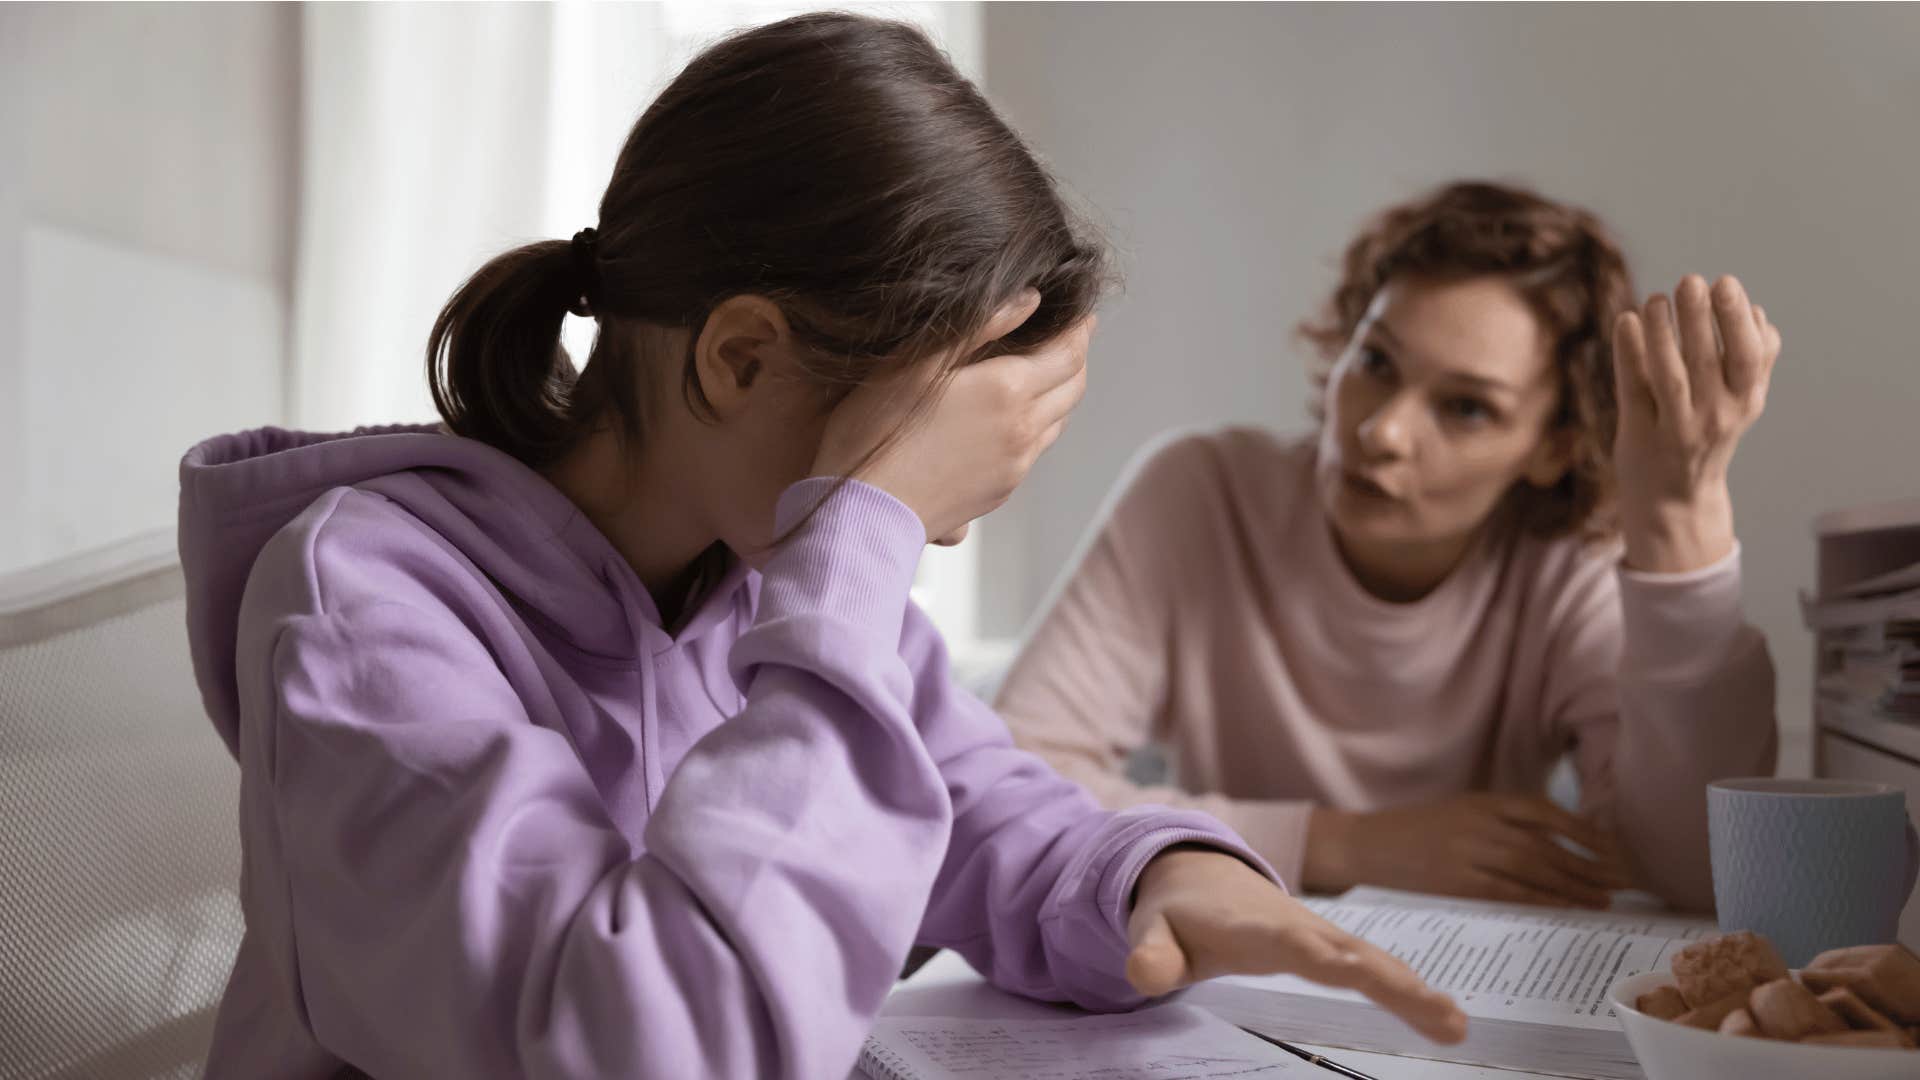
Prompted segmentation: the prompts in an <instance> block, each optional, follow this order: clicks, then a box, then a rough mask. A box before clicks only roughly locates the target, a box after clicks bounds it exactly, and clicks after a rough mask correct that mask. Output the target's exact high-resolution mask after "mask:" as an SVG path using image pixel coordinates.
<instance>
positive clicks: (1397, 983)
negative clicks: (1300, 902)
mask: <svg viewBox="0 0 1920 1080" xmlns="http://www.w3.org/2000/svg"><path fill="white" fill-rule="evenodd" d="M1294 970H1295V972H1296V973H1297V974H1299V975H1301V976H1303V977H1305V978H1308V979H1312V980H1313V981H1314V982H1317V983H1322V984H1324V985H1327V986H1336V987H1339V988H1341V989H1345V990H1354V991H1358V992H1359V993H1361V994H1364V995H1366V996H1367V997H1368V998H1370V999H1372V1000H1373V1002H1374V1003H1375V1004H1377V1005H1379V1006H1380V1007H1381V1008H1383V1009H1385V1010H1387V1011H1388V1012H1390V1013H1392V1014H1394V1015H1395V1016H1397V1017H1399V1018H1400V1019H1401V1020H1404V1021H1406V1023H1407V1025H1408V1026H1409V1027H1411V1028H1413V1029H1414V1030H1415V1031H1418V1032H1420V1033H1421V1034H1422V1035H1425V1036H1426V1037H1427V1038H1429V1039H1432V1040H1433V1041H1435V1042H1442V1043H1455V1042H1459V1041H1460V1040H1461V1039H1463V1038H1465V1037H1466V1034H1467V1018H1466V1016H1465V1015H1464V1014H1462V1013H1461V1012H1460V1009H1459V1006H1457V1005H1455V1004H1454V1002H1453V999H1452V998H1450V997H1448V996H1447V995H1445V994H1442V993H1440V992H1439V991H1438V990H1435V989H1433V988H1432V987H1430V986H1428V985H1427V984H1426V983H1425V982H1422V981H1421V979H1420V976H1419V975H1416V974H1415V973H1414V971H1413V969H1412V968H1410V967H1408V966H1407V965H1406V964H1405V963H1404V962H1402V961H1401V960H1399V959H1398V958H1396V957H1394V956H1392V955H1391V954H1389V953H1387V952H1385V951H1384V950H1382V949H1379V948H1376V947H1374V946H1372V945H1369V944H1367V943H1366V942H1364V941H1361V940H1360V939H1358V938H1356V937H1353V936H1351V935H1349V934H1346V933H1344V932H1342V931H1339V930H1335V929H1331V928H1329V929H1327V930H1324V931H1322V933H1321V935H1320V940H1318V941H1310V942H1305V943H1302V947H1300V948H1299V949H1298V950H1297V962H1296V966H1295V968H1294Z"/></svg>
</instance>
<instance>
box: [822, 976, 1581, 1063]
mask: <svg viewBox="0 0 1920 1080" xmlns="http://www.w3.org/2000/svg"><path fill="white" fill-rule="evenodd" d="M880 1011H881V1014H882V1015H885V1016H972V1017H980V1018H982V1019H990V1020H999V1019H1019V1018H1022V1017H1046V1016H1062V1015H1072V1014H1073V1012H1074V1010H1072V1009H1069V1008H1064V1007H1062V1006H1057V1005H1043V1004H1041V1003H1040V1002H1037V1001H1029V1000H1027V999H1025V998H1019V997H1015V996H1013V995H1012V994H1008V993H1004V992H1002V991H999V990H996V989H994V988H993V987H991V986H988V985H987V983H986V980H984V979H982V978H981V977H980V976H979V975H976V974H975V973H974V971H973V969H972V968H970V967H968V966H967V962H966V961H965V960H962V959H961V958H960V956H959V954H958V953H954V952H951V951H942V952H941V953H940V954H939V955H937V956H935V957H934V958H933V959H932V960H929V961H928V962H927V964H926V966H925V967H922V968H921V969H920V970H919V971H916V972H914V973H913V977H912V978H909V979H907V980H906V981H904V982H902V983H901V984H900V985H899V986H897V987H895V988H894V991H893V993H892V994H891V995H889V996H888V998H887V1003H886V1005H885V1006H884V1007H883V1008H882V1009H881V1010H880ZM1296 1045H1300V1046H1302V1047H1303V1048H1304V1049H1307V1050H1310V1051H1312V1052H1314V1053H1316V1054H1325V1055H1326V1056H1327V1057H1328V1058H1330V1059H1332V1060H1334V1061H1337V1062H1339V1063H1340V1064H1342V1065H1345V1066H1347V1067H1349V1068H1353V1069H1358V1070H1360V1071H1361V1072H1363V1073H1367V1074H1368V1075H1370V1076H1375V1077H1378V1078H1379V1080H1560V1078H1559V1077H1548V1076H1543V1075H1541V1074H1539V1073H1523V1072H1512V1071H1510V1070H1507V1069H1489V1068H1485V1067H1482V1066H1478V1065H1452V1064H1448V1063H1446V1062H1440V1061H1423V1060H1421V1059H1419V1058H1405V1057H1395V1056H1393V1055H1390V1054H1367V1053H1362V1052H1360V1051H1358V1050H1339V1049H1335V1048H1333V1047H1329V1046H1310V1045H1307V1044H1304V1043H1302V1044H1296ZM1302 1064H1303V1065H1304V1064H1305V1063H1304V1062H1303V1063H1302ZM1311 1071H1312V1072H1317V1073H1318V1074H1319V1075H1320V1076H1324V1077H1326V1078H1328V1080H1334V1074H1333V1073H1332V1072H1328V1071H1325V1070H1311ZM858 1075H859V1074H857V1073H856V1074H855V1076H856V1078H857V1077H858Z"/></svg>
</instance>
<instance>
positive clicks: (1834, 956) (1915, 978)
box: [1681, 945, 1920, 1024]
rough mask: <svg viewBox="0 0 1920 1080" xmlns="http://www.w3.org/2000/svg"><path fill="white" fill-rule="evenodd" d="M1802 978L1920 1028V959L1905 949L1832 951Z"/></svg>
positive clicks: (1865, 947)
mask: <svg viewBox="0 0 1920 1080" xmlns="http://www.w3.org/2000/svg"><path fill="white" fill-rule="evenodd" d="M1800 977H1801V979H1802V981H1804V982H1805V983H1806V984H1807V986H1808V987H1809V988H1811V989H1813V990H1815V991H1818V992H1825V991H1827V990H1832V989H1836V988H1844V989H1847V990H1851V991H1853V992H1854V993H1855V994H1858V995H1859V996H1860V1000H1862V1001H1864V1002H1866V1003H1867V1004H1868V1005H1871V1006H1873V1007H1874V1008H1875V1009H1876V1010H1878V1011H1880V1012H1881V1013H1883V1014H1885V1015H1886V1016H1887V1017H1889V1018H1891V1019H1892V1020H1894V1021H1895V1022H1897V1023H1901V1024H1920V957H1917V956H1915V955H1913V953H1912V952H1911V951H1910V950H1908V949H1906V948H1905V947H1903V946H1900V945H1855V946H1852V947H1850V948H1845V949H1830V950H1828V951H1826V952H1823V953H1821V954H1820V955H1819V956H1816V957H1814V958H1813V962H1812V963H1811V964H1808V965H1807V970H1806V971H1805V972H1803V973H1802V974H1801V976H1800ZM1685 992H1686V990H1685V988H1684V987H1683V988H1682V989H1681V993H1683V994H1684V993H1685Z"/></svg>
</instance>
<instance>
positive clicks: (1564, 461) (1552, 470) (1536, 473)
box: [1527, 426, 1573, 490]
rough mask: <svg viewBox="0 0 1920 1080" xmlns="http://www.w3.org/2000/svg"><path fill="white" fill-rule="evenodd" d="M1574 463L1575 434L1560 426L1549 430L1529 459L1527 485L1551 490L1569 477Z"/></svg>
mask: <svg viewBox="0 0 1920 1080" xmlns="http://www.w3.org/2000/svg"><path fill="white" fill-rule="evenodd" d="M1572 461H1573V432H1571V431H1569V430H1567V429H1566V428H1563V427H1558V426H1556V427H1551V428H1548V429H1547V433H1546V434H1545V435H1543V436H1542V437H1541V439H1540V444H1539V445H1538V446H1535V447H1534V448H1533V455H1532V456H1531V457H1529V458H1528V459H1527V483H1529V484H1532V485H1533V486H1534V487H1537V488H1541V489H1543V490H1544V489H1547V488H1551V487H1553V486H1554V485H1555V484H1558V483H1559V482H1560V478H1561V477H1564V476H1566V475H1567V469H1568V468H1569V467H1570V465H1571V463H1572Z"/></svg>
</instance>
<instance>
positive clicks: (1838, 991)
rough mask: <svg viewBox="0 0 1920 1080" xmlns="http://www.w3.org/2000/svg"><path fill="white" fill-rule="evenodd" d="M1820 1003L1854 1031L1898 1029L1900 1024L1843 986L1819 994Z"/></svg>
mask: <svg viewBox="0 0 1920 1080" xmlns="http://www.w3.org/2000/svg"><path fill="white" fill-rule="evenodd" d="M1820 1004H1822V1005H1825V1006H1826V1007H1827V1008H1829V1009H1832V1010H1833V1011H1834V1012H1836V1013H1838V1014H1839V1016H1840V1019H1842V1020H1845V1021H1846V1022H1847V1026H1848V1027H1850V1028H1852V1029H1853V1030H1855V1031H1899V1030H1900V1025H1898V1024H1896V1023H1894V1022H1893V1021H1891V1020H1889V1019H1887V1018H1886V1016H1885V1015H1883V1014H1882V1013H1880V1012H1879V1010H1877V1009H1875V1008H1874V1007H1873V1006H1871V1005H1869V1004H1867V1003H1866V1002H1864V1001H1861V1000H1860V995H1859V994H1856V993H1854V992H1853V991H1851V990H1848V989H1847V988H1846V987H1844V986H1840V987H1835V988H1833V989H1832V990H1829V991H1827V992H1826V993H1824V994H1821V995H1820Z"/></svg>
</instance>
